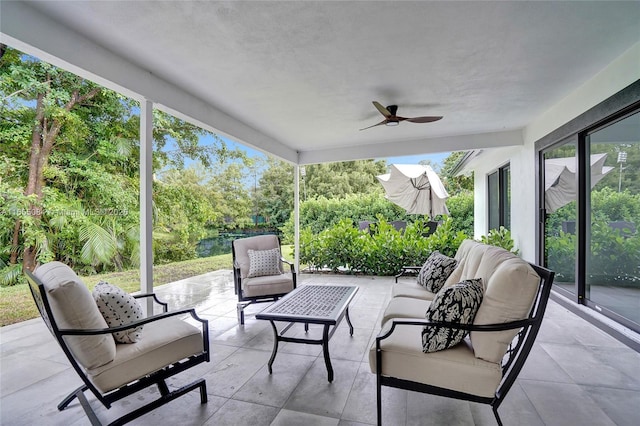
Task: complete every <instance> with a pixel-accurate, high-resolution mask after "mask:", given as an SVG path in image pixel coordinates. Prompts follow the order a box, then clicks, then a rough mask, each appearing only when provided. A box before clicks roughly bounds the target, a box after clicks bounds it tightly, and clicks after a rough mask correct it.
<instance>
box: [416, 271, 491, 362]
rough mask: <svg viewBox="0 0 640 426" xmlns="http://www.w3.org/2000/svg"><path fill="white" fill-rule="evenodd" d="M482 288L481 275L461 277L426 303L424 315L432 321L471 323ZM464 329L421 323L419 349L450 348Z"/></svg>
mask: <svg viewBox="0 0 640 426" xmlns="http://www.w3.org/2000/svg"><path fill="white" fill-rule="evenodd" d="M483 295H484V289H483V287H482V279H481V278H475V279H472V280H465V281H462V282H459V283H457V284H454V285H452V286H449V287H446V288H443V289H442V290H441V291H440V292H438V294H436V297H435V298H434V299H433V301H432V302H431V304H430V305H429V309H427V312H426V314H425V317H426V318H427V319H428V320H429V321H433V322H436V321H438V322H442V321H444V322H450V323H454V324H473V320H474V318H475V317H476V313H477V312H478V308H479V307H480V303H482V296H483ZM467 333H468V332H467V331H466V330H456V329H453V328H449V327H434V326H425V327H424V329H423V330H422V351H423V352H436V351H442V350H444V349H448V348H451V347H453V346H455V345H457V344H458V343H460V342H461V341H462V339H464V338H465V336H466V335H467Z"/></svg>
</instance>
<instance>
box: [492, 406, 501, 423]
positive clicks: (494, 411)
mask: <svg viewBox="0 0 640 426" xmlns="http://www.w3.org/2000/svg"><path fill="white" fill-rule="evenodd" d="M491 410H493V415H494V416H496V421H497V422H498V426H502V420H500V416H499V415H498V407H496V406H494V405H492V406H491Z"/></svg>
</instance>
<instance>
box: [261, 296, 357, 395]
mask: <svg viewBox="0 0 640 426" xmlns="http://www.w3.org/2000/svg"><path fill="white" fill-rule="evenodd" d="M304 287H307V286H304ZM304 287H298V288H297V289H296V290H293V291H292V292H291V293H289V294H288V295H287V296H285V297H283V298H282V299H280V300H279V301H277V302H275V303H274V304H273V305H271V306H270V307H269V308H267V309H265V311H268V310H270V309H272V308H273V307H275V306H277V305H276V304H280V303H283V302H285V301H286V300H287V299H289V298H291V297H295V296H296V294H297V293H298V291H299V290H300V289H302V288H304ZM318 287H349V288H352V289H353V291H352V292H351V293H350V294H349V296H348V297H347V299H346V300H345V301H343V306H342V307H341V309H340V311H339V313H338V315H337V316H336V317H335V318H320V317H308V316H307V317H305V316H302V315H283V314H270V313H268V312H266V313H265V311H263V312H261V313H259V314H256V318H257V319H266V320H269V322H270V323H271V328H272V330H273V350H272V352H271V358H270V359H269V363H268V364H267V368H268V369H269V374H272V373H273V368H272V366H273V362H274V360H275V359H276V354H277V353H278V343H279V342H290V343H304V344H306V345H322V352H323V354H324V363H325V365H326V367H327V374H328V380H329V382H333V367H332V365H331V359H330V357H329V339H331V337H332V336H333V333H335V331H336V328H337V327H338V325H339V324H340V322H341V321H342V318H346V319H347V324H348V325H349V334H350V335H351V336H353V325H352V324H351V318H349V303H350V302H351V300H352V299H353V297H354V296H355V294H356V293H357V292H358V287H357V286H318ZM275 321H284V322H288V323H289V324H287V325H286V326H285V327H284V328H283V329H282V330H281V331H280V332H278V328H277V327H276V324H275ZM295 323H304V331H305V333H306V332H308V331H309V324H320V325H322V326H324V329H323V332H322V339H308V338H302V337H287V336H285V335H284V334H285V333H286V332H287V331H288V330H289V329H290V328H291V327H292V326H293V325H294V324H295Z"/></svg>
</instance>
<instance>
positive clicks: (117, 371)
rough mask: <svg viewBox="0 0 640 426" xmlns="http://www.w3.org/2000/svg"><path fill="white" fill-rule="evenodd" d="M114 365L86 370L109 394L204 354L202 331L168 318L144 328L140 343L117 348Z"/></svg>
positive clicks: (96, 384)
mask: <svg viewBox="0 0 640 426" xmlns="http://www.w3.org/2000/svg"><path fill="white" fill-rule="evenodd" d="M116 348H117V349H116V355H115V358H114V360H113V361H112V362H110V363H108V364H105V365H103V366H100V367H97V368H93V369H90V370H87V375H88V377H89V379H90V380H91V382H92V383H93V384H94V385H95V386H96V387H97V388H98V389H99V390H100V392H108V391H110V390H113V389H116V388H118V387H120V386H123V385H125V384H127V383H130V382H132V381H134V380H137V379H139V378H141V377H143V376H146V375H147V374H150V373H153V372H154V371H157V370H160V369H161V368H164V367H165V366H167V365H169V364H172V363H174V362H177V361H180V360H181V359H184V358H187V357H189V356H191V355H195V354H199V353H202V351H203V350H204V346H203V342H202V334H201V331H200V329H198V328H196V327H194V326H192V325H190V324H188V323H187V322H185V321H182V320H180V319H179V318H177V317H169V318H165V319H162V320H159V321H154V322H151V323H148V324H145V326H144V329H143V330H142V336H141V339H140V341H139V342H136V343H132V344H130V345H124V344H118V345H116Z"/></svg>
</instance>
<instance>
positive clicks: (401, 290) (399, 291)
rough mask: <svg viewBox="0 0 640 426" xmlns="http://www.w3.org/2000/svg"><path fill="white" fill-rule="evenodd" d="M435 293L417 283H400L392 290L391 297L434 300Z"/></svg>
mask: <svg viewBox="0 0 640 426" xmlns="http://www.w3.org/2000/svg"><path fill="white" fill-rule="evenodd" d="M435 296H436V295H435V293H432V292H430V291H429V290H427V289H425V288H424V287H423V286H421V285H420V284H418V283H417V282H399V283H395V284H394V285H393V287H392V288H391V297H413V298H415V299H424V300H433V298H434V297H435Z"/></svg>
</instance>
